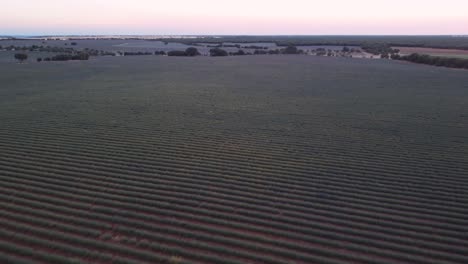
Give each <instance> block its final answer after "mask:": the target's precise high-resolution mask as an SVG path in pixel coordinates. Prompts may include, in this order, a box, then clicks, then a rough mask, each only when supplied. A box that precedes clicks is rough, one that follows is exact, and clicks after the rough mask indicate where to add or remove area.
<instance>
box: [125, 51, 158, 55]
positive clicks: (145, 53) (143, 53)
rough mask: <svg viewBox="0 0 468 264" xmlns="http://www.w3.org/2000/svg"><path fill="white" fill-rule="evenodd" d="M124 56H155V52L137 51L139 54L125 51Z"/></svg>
mask: <svg viewBox="0 0 468 264" xmlns="http://www.w3.org/2000/svg"><path fill="white" fill-rule="evenodd" d="M123 55H124V56H143V55H153V52H149V51H137V52H131V51H125V52H124V53H123Z"/></svg>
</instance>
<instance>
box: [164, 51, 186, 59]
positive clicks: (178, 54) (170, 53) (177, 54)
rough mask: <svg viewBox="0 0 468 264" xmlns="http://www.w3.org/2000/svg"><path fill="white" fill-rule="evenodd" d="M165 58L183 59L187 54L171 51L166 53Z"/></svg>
mask: <svg viewBox="0 0 468 264" xmlns="http://www.w3.org/2000/svg"><path fill="white" fill-rule="evenodd" d="M167 56H176V57H184V56H187V53H185V51H183V50H171V51H169V52H168V53H167Z"/></svg>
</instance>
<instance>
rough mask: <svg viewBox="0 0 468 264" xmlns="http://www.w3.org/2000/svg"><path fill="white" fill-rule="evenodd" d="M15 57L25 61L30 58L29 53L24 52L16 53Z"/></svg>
mask: <svg viewBox="0 0 468 264" xmlns="http://www.w3.org/2000/svg"><path fill="white" fill-rule="evenodd" d="M15 59H16V60H18V61H19V62H23V61H25V60H27V59H28V55H27V54H24V53H16V54H15Z"/></svg>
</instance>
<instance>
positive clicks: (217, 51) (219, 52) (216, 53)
mask: <svg viewBox="0 0 468 264" xmlns="http://www.w3.org/2000/svg"><path fill="white" fill-rule="evenodd" d="M210 56H212V57H224V56H228V53H227V51H225V50H223V49H220V48H214V49H210Z"/></svg>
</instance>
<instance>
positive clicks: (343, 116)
mask: <svg viewBox="0 0 468 264" xmlns="http://www.w3.org/2000/svg"><path fill="white" fill-rule="evenodd" d="M0 84H1V85H0V124H1V125H0V208H1V210H0V223H1V225H2V226H1V228H0V262H1V263H71V262H72V261H73V262H72V263H278V264H280V263H303V264H305V263H334V264H339V263H395V264H397V263H434V264H435V263H437V264H441V263H468V252H467V250H466V249H467V248H468V207H467V204H468V177H467V175H468V93H467V90H468V75H467V74H466V71H462V70H453V69H446V68H438V67H432V66H424V65H416V64H410V63H405V62H399V61H390V60H360V59H350V58H327V57H315V56H294V55H292V56H286V55H285V56H244V57H224V58H211V57H195V58H174V57H162V56H136V57H98V58H92V59H90V60H89V61H74V62H50V63H23V64H19V63H11V62H8V63H7V62H0Z"/></svg>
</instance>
